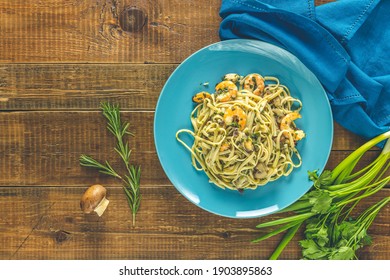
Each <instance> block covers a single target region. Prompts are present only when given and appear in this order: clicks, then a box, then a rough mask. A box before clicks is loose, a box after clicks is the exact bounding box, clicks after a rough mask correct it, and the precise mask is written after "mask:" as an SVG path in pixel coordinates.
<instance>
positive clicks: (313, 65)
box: [219, 0, 390, 139]
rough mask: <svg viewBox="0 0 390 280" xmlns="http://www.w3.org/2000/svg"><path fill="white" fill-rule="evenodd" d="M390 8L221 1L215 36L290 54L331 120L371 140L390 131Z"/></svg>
mask: <svg viewBox="0 0 390 280" xmlns="http://www.w3.org/2000/svg"><path fill="white" fill-rule="evenodd" d="M389 11H390V1H389V0H384V1H380V0H365V1H363V0H343V1H337V2H332V3H328V4H324V5H320V6H317V7H315V5H314V0H264V1H256V0H222V5H221V10H220V16H221V17H222V22H221V25H220V30H219V31H220V33H219V34H220V38H221V39H222V40H226V39H237V38H249V39H258V40H262V41H265V42H269V43H272V44H275V45H277V46H279V47H282V48H284V49H286V50H288V51H290V52H291V53H293V54H294V55H295V56H297V57H298V58H299V59H300V60H301V61H302V62H303V63H304V64H305V65H306V66H307V67H308V68H309V69H310V70H311V71H312V72H313V73H314V74H315V75H316V76H317V78H318V79H319V80H320V82H321V83H322V85H323V86H324V88H325V90H326V92H327V95H328V98H329V101H330V104H331V107H332V113H333V117H334V119H335V121H336V122H338V123H339V124H340V125H342V126H343V127H345V128H346V129H348V130H350V131H352V132H353V133H355V134H358V135H360V136H363V137H365V138H367V139H370V138H373V137H374V136H376V135H378V134H380V133H383V132H385V131H388V130H389V129H390V16H389Z"/></svg>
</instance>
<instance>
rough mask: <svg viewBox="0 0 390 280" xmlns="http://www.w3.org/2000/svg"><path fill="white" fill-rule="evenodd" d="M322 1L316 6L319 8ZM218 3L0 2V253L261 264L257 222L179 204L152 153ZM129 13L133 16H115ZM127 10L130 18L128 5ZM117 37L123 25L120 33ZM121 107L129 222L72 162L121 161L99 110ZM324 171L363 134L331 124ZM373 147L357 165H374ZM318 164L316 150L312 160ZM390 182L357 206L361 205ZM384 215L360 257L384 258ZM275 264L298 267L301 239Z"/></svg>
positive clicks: (213, 38)
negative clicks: (88, 205) (129, 166)
mask: <svg viewBox="0 0 390 280" xmlns="http://www.w3.org/2000/svg"><path fill="white" fill-rule="evenodd" d="M326 2H330V1H327V0H320V1H316V4H317V5H320V4H323V3H326ZM220 3H221V2H220V0H199V1H181V0H122V1H120V0H96V1H85V0H81V1H80V0H47V1H35V0H23V1H22V0H12V1H1V3H0V209H2V215H0V259H266V258H268V257H269V255H270V254H271V252H272V250H273V248H275V246H276V245H277V243H278V242H279V241H280V239H281V236H276V237H273V238H271V239H269V240H267V242H263V243H261V244H253V243H251V242H250V241H251V240H253V239H254V238H256V237H258V236H259V235H261V234H262V233H264V231H262V230H258V229H255V226H256V225H257V224H258V223H260V222H262V221H267V220H270V219H273V218H277V217H282V216H283V215H281V214H277V215H273V216H271V217H266V218H261V219H260V218H259V219H244V220H242V219H240V220H237V219H228V218H223V217H220V216H217V215H213V214H210V213H208V212H206V211H204V210H201V209H200V208H198V207H197V206H195V205H193V204H192V203H190V202H188V201H187V200H186V199H185V198H184V197H183V196H182V195H181V194H180V193H179V192H178V191H177V190H176V189H175V188H174V187H173V186H172V184H171V183H170V181H169V180H168V178H167V177H166V175H165V173H164V171H163V169H162V167H161V165H160V163H159V161H158V157H157V153H156V150H155V146H154V138H153V117H154V110H155V106H156V102H157V99H158V96H159V94H160V91H161V89H162V87H163V85H164V83H165V81H166V79H167V78H168V77H169V75H170V74H171V73H172V72H173V70H174V69H175V68H176V67H177V65H178V64H179V63H180V62H182V61H183V59H185V58H186V57H188V56H189V55H190V54H192V53H193V52H194V51H196V50H198V49H200V48H202V47H204V46H206V45H208V44H210V43H213V42H217V41H219V37H218V27H219V23H220V18H219V15H218V11H219V7H220ZM128 9H135V10H136V12H131V16H130V17H127V18H126V17H123V16H122V15H124V13H122V12H124V11H129V10H128ZM132 11H133V10H132ZM124 30H127V31H128V32H127V31H124ZM102 101H111V102H115V103H118V104H119V105H120V106H121V108H122V109H123V110H124V111H125V112H124V113H123V118H124V119H126V120H128V121H130V123H131V126H130V128H131V130H132V131H133V132H135V135H136V136H135V137H134V138H131V139H130V141H131V142H130V146H131V147H132V148H133V155H132V156H133V157H132V159H133V163H135V164H139V165H141V166H142V172H143V173H142V178H141V193H142V195H143V198H142V202H141V208H140V211H139V214H138V216H137V224H136V226H135V227H132V226H131V216H130V212H129V208H128V205H127V202H126V199H125V196H124V195H123V191H122V189H121V186H120V184H119V182H117V181H116V180H115V179H112V178H109V177H107V176H104V175H102V174H98V173H97V172H96V171H95V170H91V169H88V168H85V167H81V166H80V165H79V163H78V158H79V156H80V155H81V154H83V153H87V154H90V155H92V156H94V157H96V158H97V159H100V160H105V159H107V160H109V161H110V162H111V163H112V164H113V165H114V166H118V165H120V162H119V161H118V159H117V156H116V155H115V154H114V153H113V148H114V142H113V139H112V136H111V135H110V134H109V133H108V132H107V129H106V128H105V125H106V124H105V120H104V118H103V117H102V115H101V113H100V112H99V104H100V102H102ZM334 135H335V137H334V143H333V147H332V152H331V155H330V159H329V161H328V164H327V168H333V167H335V165H336V164H337V163H339V162H340V161H341V160H342V159H343V158H344V157H346V156H347V155H348V154H349V153H350V152H351V151H352V150H354V149H356V148H357V147H358V146H360V145H361V144H362V143H363V142H364V141H365V140H364V139H362V138H360V137H357V136H355V135H353V134H351V133H349V132H347V131H346V130H345V129H343V128H341V127H340V126H338V125H337V124H335V129H334ZM378 153H379V151H378V149H375V148H374V149H373V150H371V151H370V152H368V153H367V156H366V157H364V158H363V159H362V163H361V165H360V166H362V165H366V164H368V163H369V162H371V161H372V160H373V159H374V158H375V157H376V156H377V155H378ZM314 156H315V155H314ZM93 183H102V184H104V185H105V186H107V188H108V198H109V199H110V205H109V207H108V210H107V211H106V212H105V214H104V215H103V216H102V217H101V218H98V217H97V216H94V215H84V214H82V213H81V211H80V210H79V200H80V197H81V195H82V193H83V192H84V191H85V189H86V187H87V186H89V185H90V184H93ZM389 195H390V188H386V189H384V190H381V191H380V192H379V193H377V194H376V195H374V196H372V197H370V198H368V199H366V200H364V201H362V204H361V205H360V206H359V207H358V209H357V210H358V211H360V210H362V209H363V208H366V207H368V206H369V205H370V204H372V203H374V202H376V201H378V200H379V199H380V198H382V197H385V196H389ZM389 211H390V207H389V206H387V207H386V208H384V209H383V210H382V211H381V212H380V214H379V215H378V217H377V219H376V220H375V222H374V223H373V225H372V227H371V229H370V234H371V235H372V236H373V238H374V244H373V245H371V246H369V247H366V248H364V249H363V250H362V251H361V252H359V257H360V258H361V259H390V250H389V248H390V235H389V232H390V228H389V218H388V217H389ZM300 238H302V231H301V232H300V233H299V235H298V236H296V237H295V238H294V240H293V242H292V243H291V244H290V245H289V246H288V247H287V248H286V250H285V251H284V252H283V254H282V256H281V258H282V259H299V258H300V257H301V254H300V248H299V246H298V243H297V241H298V240H299V239H300Z"/></svg>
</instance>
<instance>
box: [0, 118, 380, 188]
mask: <svg viewBox="0 0 390 280" xmlns="http://www.w3.org/2000/svg"><path fill="white" fill-rule="evenodd" d="M153 117H154V113H153V112H126V113H124V114H123V119H124V120H128V121H130V124H131V126H130V130H131V131H133V132H134V133H135V135H136V136H135V137H133V138H131V139H130V146H131V147H132V149H133V154H132V159H133V162H134V163H135V164H140V165H141V166H143V177H142V180H143V183H144V184H147V185H161V184H164V185H165V184H169V180H168V179H167V178H166V176H165V174H164V172H163V170H162V168H161V166H160V163H159V161H158V157H157V154H156V151H155V146H154V140H153ZM0 132H1V133H0V155H1V160H0V174H1V176H0V186H33V185H35V186H36V185H38V186H39V185H42V186H61V185H63V184H66V185H79V184H89V183H93V182H96V181H101V182H102V183H108V184H114V185H118V183H117V182H116V181H115V180H112V179H111V178H108V177H107V176H103V175H102V174H99V173H98V172H96V170H91V169H88V168H85V167H81V166H79V163H78V158H79V157H80V155H81V154H89V155H91V156H93V157H95V158H97V159H99V160H106V159H107V160H109V161H110V162H111V163H112V164H113V165H114V166H121V163H120V162H119V161H118V156H117V155H116V154H115V153H114V152H113V148H114V146H115V141H114V140H113V137H112V135H111V134H110V133H109V132H108V131H107V129H106V123H105V119H104V118H103V116H102V115H101V113H99V112H50V111H49V112H2V113H0ZM335 135H337V139H344V140H343V141H340V142H337V141H336V142H335V143H334V146H333V150H334V151H333V152H332V155H331V158H330V161H329V164H328V166H329V168H333V167H334V166H335V165H336V164H337V163H339V162H340V161H341V160H342V159H343V158H344V157H346V156H347V155H348V154H349V152H348V151H346V150H349V149H354V148H355V147H357V146H358V144H359V143H360V142H361V140H359V139H358V138H356V137H355V136H353V135H351V134H350V133H347V132H346V131H344V130H340V129H338V131H336V134H335ZM377 154H378V151H373V152H372V153H370V154H369V155H368V156H367V158H365V159H364V160H363V161H362V162H363V163H365V164H368V162H370V161H371V160H373V159H374V158H375V157H376V155H377Z"/></svg>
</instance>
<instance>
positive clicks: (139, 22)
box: [119, 7, 147, 32]
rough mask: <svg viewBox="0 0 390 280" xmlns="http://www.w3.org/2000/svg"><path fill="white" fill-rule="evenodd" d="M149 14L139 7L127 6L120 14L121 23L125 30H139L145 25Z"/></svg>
mask: <svg viewBox="0 0 390 280" xmlns="http://www.w3.org/2000/svg"><path fill="white" fill-rule="evenodd" d="M146 21H147V16H146V15H145V13H144V11H142V10H141V9H139V8H137V7H127V8H125V9H124V10H123V11H122V12H121V14H120V16H119V25H120V27H121V28H122V30H123V31H126V32H138V31H140V30H141V29H142V27H144V26H145V24H146Z"/></svg>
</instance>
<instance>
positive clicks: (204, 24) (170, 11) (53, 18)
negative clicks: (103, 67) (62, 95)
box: [0, 0, 220, 63]
mask: <svg viewBox="0 0 390 280" xmlns="http://www.w3.org/2000/svg"><path fill="white" fill-rule="evenodd" d="M4 2H5V3H4ZM0 5H1V6H0V13H1V17H0V38H1V39H0V54H1V56H0V62H77V63H80V62H104V63H128V62H136V63H144V62H148V63H156V62H158V63H179V62H181V61H182V60H183V59H185V58H186V57H187V56H189V55H190V54H191V53H193V52H195V51H196V50H198V49H200V48H202V47H204V46H206V45H208V44H210V43H213V42H217V41H218V40H219V37H218V25H219V22H220V18H219V15H218V11H219V5H220V0H199V1H181V0H171V1H164V0H148V1H145V0H123V1H118V0H97V1H78V0H70V1H69V0H57V1H50V2H47V1H21V0H15V1H3V2H2V3H1V4H0ZM129 7H135V8H137V9H138V10H141V11H143V12H144V14H145V17H147V22H145V24H144V26H143V27H142V29H140V30H139V31H138V32H125V31H123V29H122V28H121V26H120V17H119V16H120V14H121V13H122V11H123V10H124V9H128V8H129Z"/></svg>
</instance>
